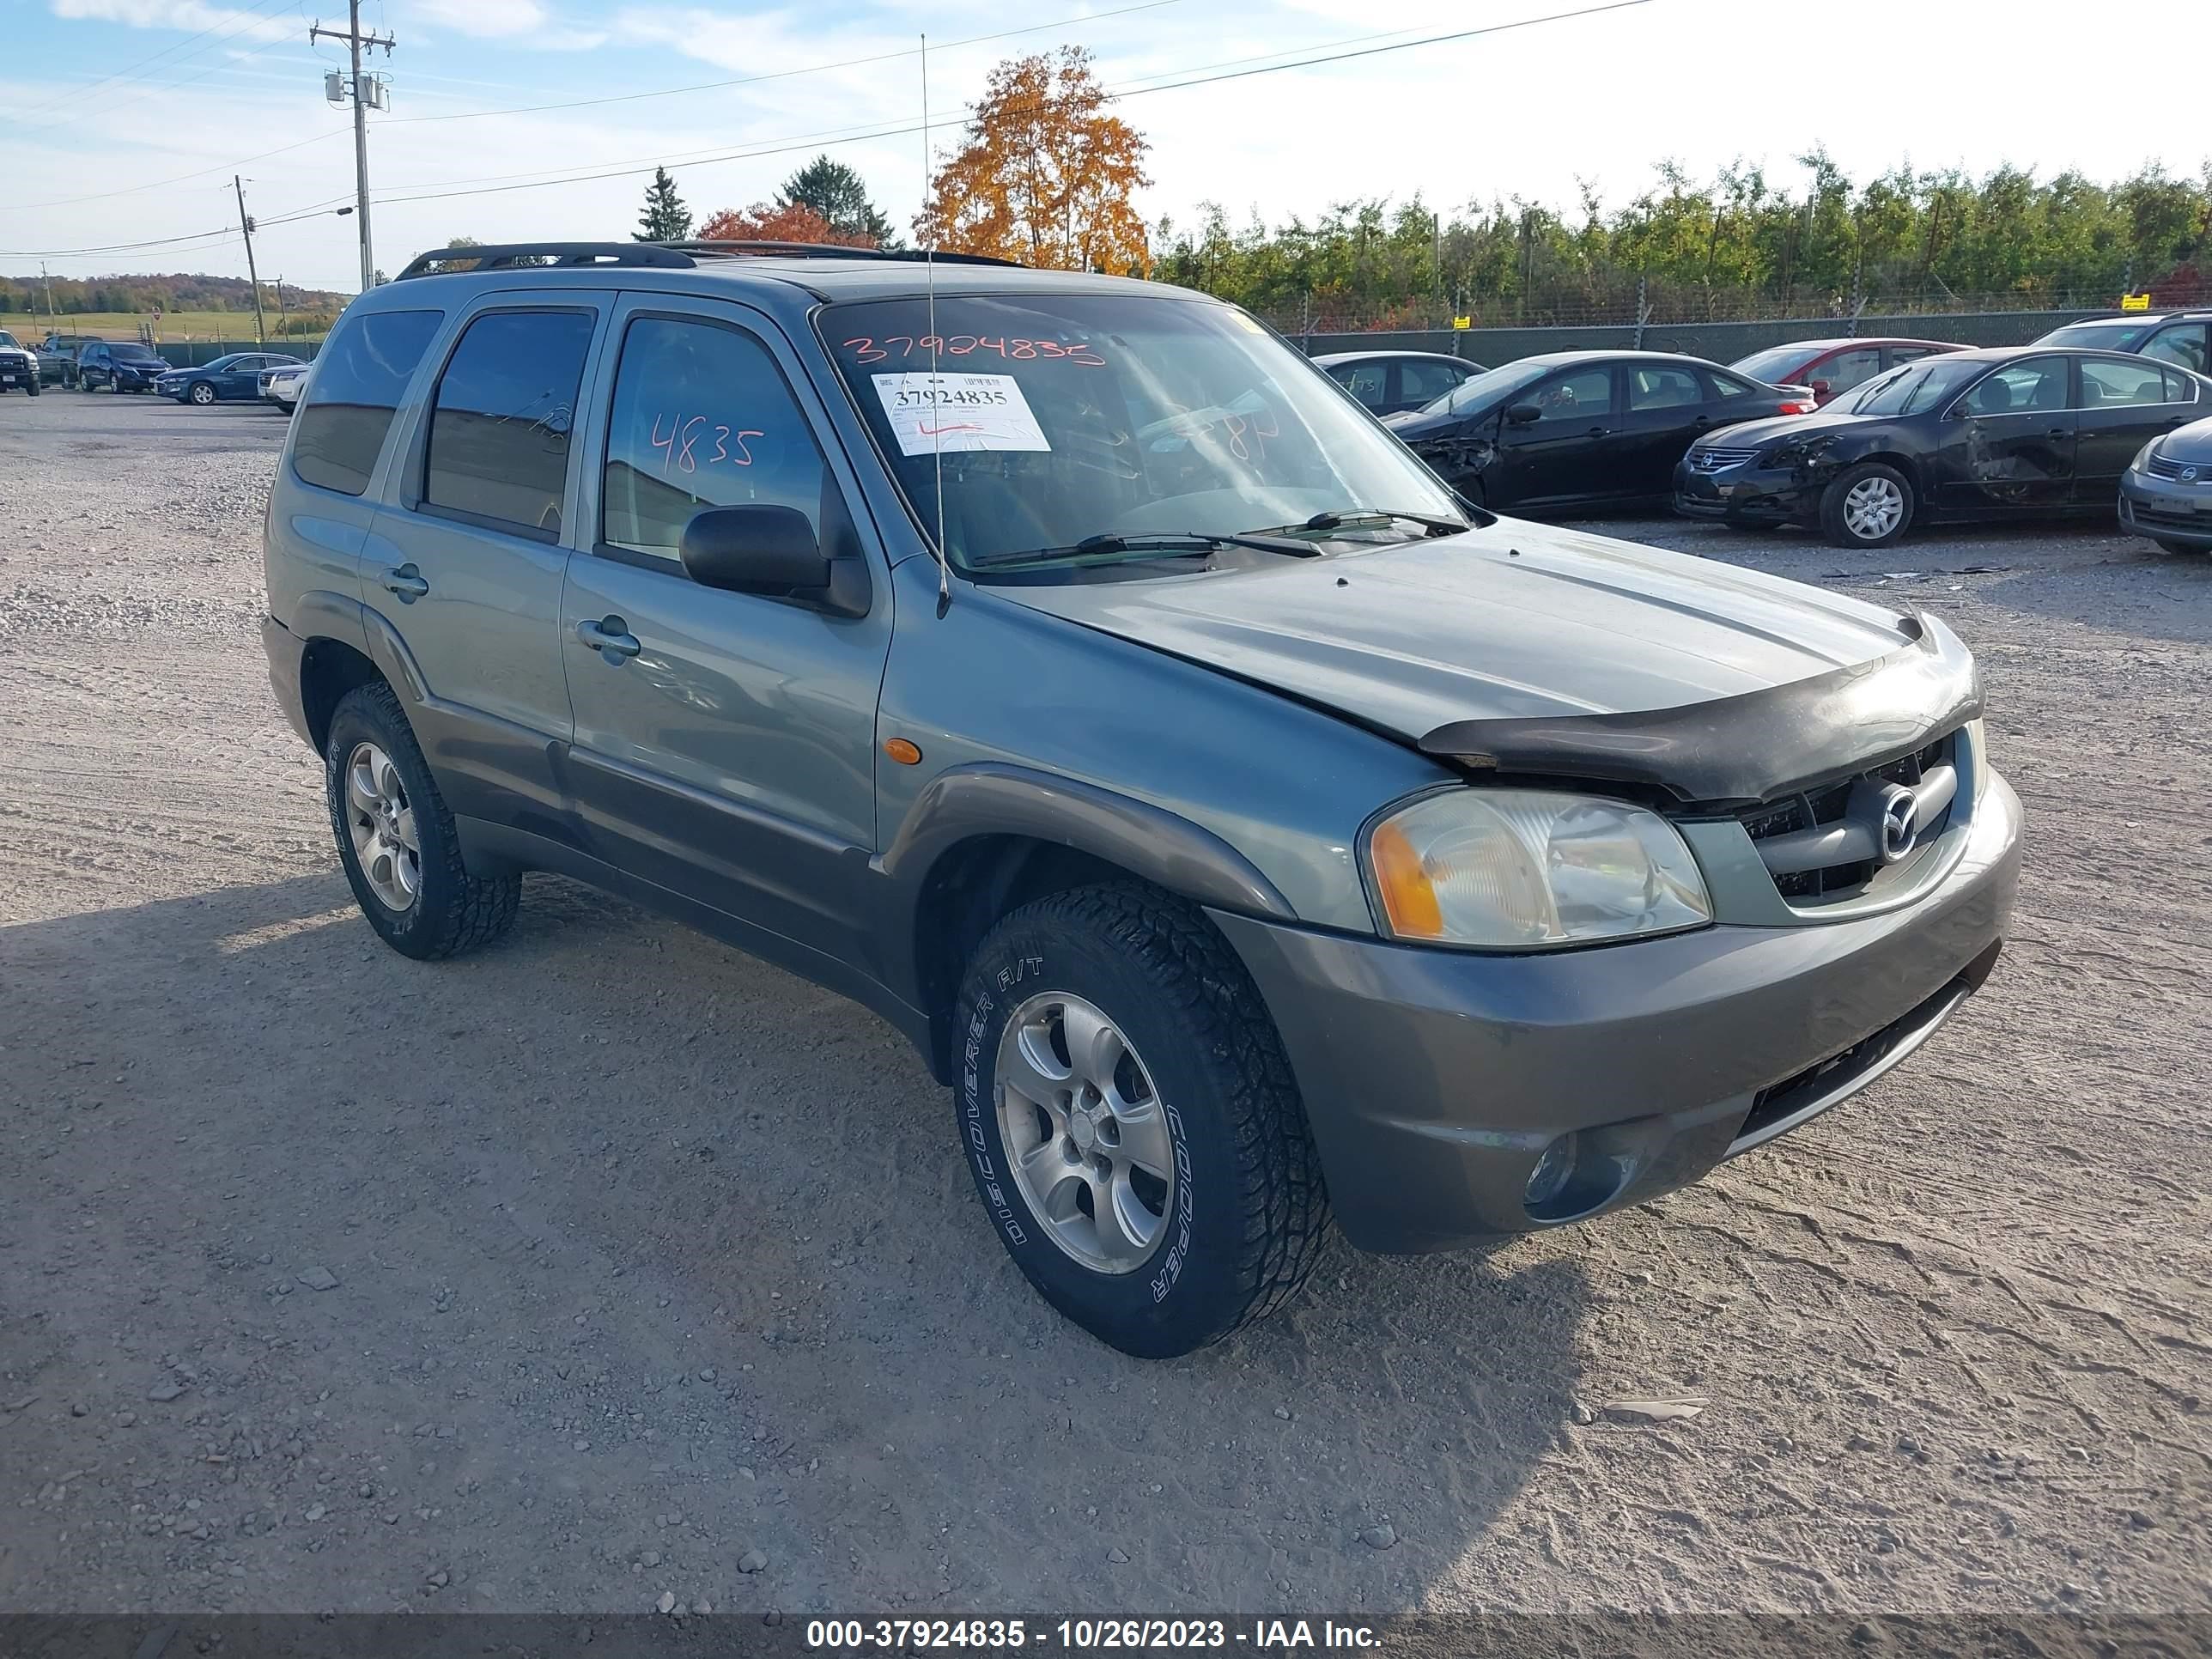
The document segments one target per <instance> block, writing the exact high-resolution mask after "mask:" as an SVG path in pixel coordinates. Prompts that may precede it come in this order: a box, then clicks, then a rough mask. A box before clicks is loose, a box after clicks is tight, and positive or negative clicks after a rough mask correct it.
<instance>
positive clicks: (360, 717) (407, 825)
mask: <svg viewBox="0 0 2212 1659" xmlns="http://www.w3.org/2000/svg"><path fill="white" fill-rule="evenodd" d="M323 781H324V788H325V793H326V794H327V795H328V797H329V800H330V809H331V831H332V833H333V834H334V835H335V836H337V844H338V860H339V862H341V863H342V864H343V865H344V866H345V872H346V880H347V882H348V883H349V884H351V886H352V888H353V896H354V900H355V902H356V903H358V904H359V905H360V906H361V913H362V915H364V916H366V917H368V925H369V926H370V927H374V928H375V929H376V932H377V935H378V937H380V939H383V941H384V942H385V943H386V945H390V946H391V947H392V949H393V950H395V951H398V952H399V953H400V954H401V955H402V956H409V957H416V958H418V959H420V960H422V961H426V962H427V961H435V960H437V959H439V958H441V957H453V956H460V955H462V954H464V953H465V952H467V951H473V950H476V949H477V948H479V947H480V946H482V945H489V944H490V943H491V942H492V941H493V940H494V939H497V938H498V937H499V936H500V935H501V933H505V932H506V931H507V929H508V928H509V927H512V926H513V924H514V908H515V905H516V903H517V902H519V900H520V897H521V894H522V878H521V877H520V876H514V875H499V876H472V875H471V874H470V873H469V872H468V869H467V866H465V865H464V864H463V863H462V862H461V849H460V841H459V837H458V836H456V835H455V833H454V830H453V813H452V812H450V811H447V807H446V802H445V798H444V797H443V796H441V795H440V794H439V793H438V786H437V784H436V783H435V782H434V781H432V779H431V777H430V769H429V767H428V764H427V763H425V762H424V761H423V759H422V748H421V746H420V745H418V744H416V741H415V732H414V729H413V728H412V727H410V726H409V725H408V724H407V714H406V711H405V710H404V709H402V708H400V706H399V699H398V697H397V696H393V695H392V688H391V687H390V686H388V685H385V684H374V685H364V686H360V687H357V688H356V689H355V690H351V691H349V692H348V693H346V695H345V696H344V697H343V699H342V700H341V701H340V702H339V703H338V706H337V712H336V713H334V714H332V715H331V732H330V738H329V740H328V741H327V742H326V743H325V744H324V745H323Z"/></svg>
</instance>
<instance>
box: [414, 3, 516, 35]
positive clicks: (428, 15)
mask: <svg viewBox="0 0 2212 1659" xmlns="http://www.w3.org/2000/svg"><path fill="white" fill-rule="evenodd" d="M410 10H411V11H412V12H413V14H414V15H416V16H418V17H421V18H423V19H424V20H426V21H429V22H433V23H442V24H444V25H445V26H446V27H447V28H450V29H453V30H454V31H455V32H456V33H461V34H471V35H474V36H476V37H477V39H478V40H504V39H505V38H506V37H507V36H508V35H513V34H527V33H532V31H533V30H537V29H542V28H544V27H545V26H546V24H547V23H548V22H549V21H551V20H550V16H549V15H548V14H547V12H546V9H545V8H544V6H542V5H540V4H538V0H415V4H414V5H413V6H412V7H410Z"/></svg>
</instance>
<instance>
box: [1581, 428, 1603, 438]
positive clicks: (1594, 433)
mask: <svg viewBox="0 0 2212 1659" xmlns="http://www.w3.org/2000/svg"><path fill="white" fill-rule="evenodd" d="M1606 431H1607V428H1604V427H1601V426H1594V427H1592V428H1590V429H1589V432H1587V433H1586V434H1584V436H1586V437H1591V438H1602V437H1603V436H1605V435H1606Z"/></svg>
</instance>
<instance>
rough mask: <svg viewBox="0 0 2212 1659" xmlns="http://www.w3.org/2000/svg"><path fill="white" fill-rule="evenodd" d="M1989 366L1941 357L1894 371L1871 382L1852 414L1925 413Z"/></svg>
mask: <svg viewBox="0 0 2212 1659" xmlns="http://www.w3.org/2000/svg"><path fill="white" fill-rule="evenodd" d="M1988 367H1989V365H1988V364H1987V363H1985V362H1960V361H1959V360H1958V359H1957V358H1954V357H1938V358H1934V359H1931V360H1930V361H1929V362H1924V363H1912V364H1909V365H1907V366H1906V367H1905V368H1898V369H1892V370H1891V371H1890V372H1889V373H1888V374H1885V375H1883V376H1882V377H1881V379H1880V380H1872V381H1869V382H1868V384H1867V388H1866V390H1865V391H1863V392H1860V393H1859V395H1858V401H1857V402H1856V403H1854V404H1852V405H1851V413H1852V414H1854V415H1922V414H1925V413H1926V412H1927V411H1928V410H1931V409H1933V408H1935V407H1936V405H1937V404H1940V403H1942V401H1943V400H1944V399H1945V398H1948V397H1949V396H1950V395H1951V394H1952V393H1953V392H1956V391H1957V390H1958V389H1959V388H1960V386H1964V385H1966V382H1967V381H1969V380H1972V379H1973V378H1974V376H1975V375H1977V374H1980V373H1981V372H1982V371H1983V370H1984V369H1985V368H1988Z"/></svg>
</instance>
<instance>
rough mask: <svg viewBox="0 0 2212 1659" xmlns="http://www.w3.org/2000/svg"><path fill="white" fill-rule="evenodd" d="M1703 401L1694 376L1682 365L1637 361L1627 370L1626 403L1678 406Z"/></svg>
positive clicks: (1635, 407)
mask: <svg viewBox="0 0 2212 1659" xmlns="http://www.w3.org/2000/svg"><path fill="white" fill-rule="evenodd" d="M1703 402H1705V392H1704V390H1703V389H1702V388H1701V387H1699V385H1698V377H1697V376H1696V375H1695V374H1692V373H1691V372H1690V371H1689V370H1688V369H1686V368H1668V367H1667V366H1665V365H1663V364H1656V363H1638V364H1637V365H1636V366H1635V367H1633V368H1631V369H1630V370H1629V371H1628V406H1629V408H1630V409H1632V410H1639V409H1681V408H1685V407H1686V406H1688V405H1690V404H1701V403H1703Z"/></svg>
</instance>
